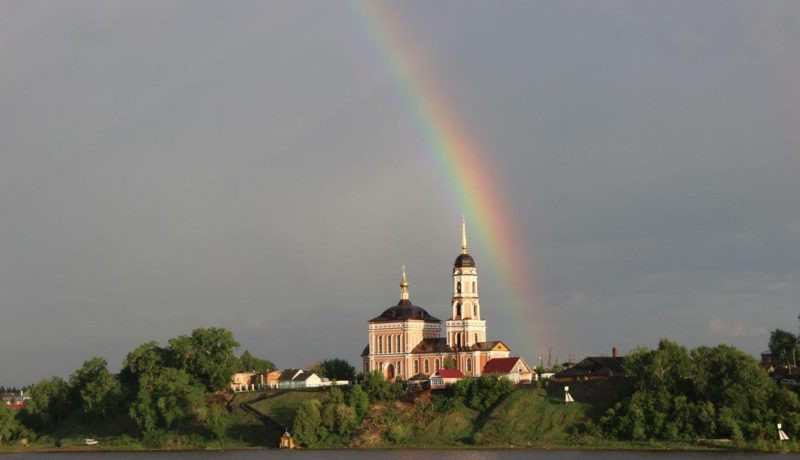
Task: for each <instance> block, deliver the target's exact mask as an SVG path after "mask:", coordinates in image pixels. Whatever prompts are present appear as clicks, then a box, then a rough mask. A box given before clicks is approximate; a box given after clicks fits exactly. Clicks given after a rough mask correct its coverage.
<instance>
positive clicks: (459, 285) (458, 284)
mask: <svg viewBox="0 0 800 460" xmlns="http://www.w3.org/2000/svg"><path fill="white" fill-rule="evenodd" d="M456 292H457V293H459V294H461V281H458V282H457V283H456Z"/></svg>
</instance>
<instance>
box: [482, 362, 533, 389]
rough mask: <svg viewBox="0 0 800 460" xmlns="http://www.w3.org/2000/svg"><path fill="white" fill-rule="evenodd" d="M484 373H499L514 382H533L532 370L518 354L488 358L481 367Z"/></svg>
mask: <svg viewBox="0 0 800 460" xmlns="http://www.w3.org/2000/svg"><path fill="white" fill-rule="evenodd" d="M483 373H484V374H500V375H502V376H503V377H505V378H507V379H509V380H511V381H512V382H514V383H524V384H529V383H531V382H533V371H532V370H531V368H530V366H528V364H527V363H526V362H525V360H524V359H522V358H520V357H519V356H510V357H508V358H494V359H490V360H489V361H488V362H487V363H486V366H484V368H483Z"/></svg>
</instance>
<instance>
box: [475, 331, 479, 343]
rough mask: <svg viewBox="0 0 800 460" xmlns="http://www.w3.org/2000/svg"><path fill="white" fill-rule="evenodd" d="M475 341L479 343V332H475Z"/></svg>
mask: <svg viewBox="0 0 800 460" xmlns="http://www.w3.org/2000/svg"><path fill="white" fill-rule="evenodd" d="M475 343H478V333H477V332H476V333H475Z"/></svg>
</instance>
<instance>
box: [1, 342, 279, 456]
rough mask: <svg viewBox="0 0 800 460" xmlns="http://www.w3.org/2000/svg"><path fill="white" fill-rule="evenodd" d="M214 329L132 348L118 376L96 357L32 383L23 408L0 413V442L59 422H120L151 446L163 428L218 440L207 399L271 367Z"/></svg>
mask: <svg viewBox="0 0 800 460" xmlns="http://www.w3.org/2000/svg"><path fill="white" fill-rule="evenodd" d="M238 347H239V343H238V342H237V341H236V339H235V338H234V336H233V334H232V333H231V332H230V331H228V330H226V329H222V328H203V329H195V330H194V331H192V333H191V334H190V335H181V336H178V337H175V338H173V339H170V340H169V341H168V344H167V346H161V345H160V344H159V343H157V342H147V343H144V344H142V345H139V346H138V347H136V348H135V349H133V350H132V351H131V352H130V353H128V354H127V356H126V357H125V359H124V360H123V363H122V369H121V371H120V372H119V374H113V373H111V372H110V371H109V370H108V363H107V362H106V360H105V359H104V358H101V357H93V358H91V359H89V360H86V361H84V363H83V365H82V366H81V367H80V368H79V369H77V370H75V371H74V372H73V373H72V374H71V375H70V376H69V378H68V379H66V380H65V379H62V378H60V377H51V378H47V379H43V380H41V381H39V382H38V383H36V384H35V385H33V386H32V387H31V388H30V389H29V391H28V393H27V395H28V396H29V397H30V401H29V404H28V406H27V407H26V408H25V409H22V410H21V411H19V413H14V412H12V411H10V410H7V409H5V408H0V442H4V441H8V440H13V439H16V438H21V437H29V438H33V437H36V435H37V434H47V433H51V432H52V431H53V430H54V429H55V428H57V427H58V425H59V424H60V423H62V422H63V421H64V420H65V419H66V418H67V417H78V418H79V419H83V420H94V421H98V420H99V421H102V420H108V419H110V418H112V417H122V418H128V419H129V420H130V421H132V422H133V423H134V425H135V426H136V428H137V429H138V431H139V434H140V435H141V436H142V437H143V439H145V440H149V441H152V442H153V443H156V444H157V443H158V442H159V440H160V439H163V438H164V434H165V432H167V431H169V430H180V429H185V428H187V427H192V428H194V429H202V430H205V431H206V432H207V433H209V434H210V435H212V436H214V437H217V438H219V437H222V436H224V431H225V430H224V428H225V427H226V426H227V425H229V421H228V420H227V414H226V413H225V412H224V411H222V410H221V408H220V407H219V405H218V404H217V405H215V404H210V403H209V402H208V401H207V399H208V398H207V395H208V394H209V393H213V392H217V391H221V390H225V389H227V387H228V384H229V381H230V377H231V375H232V374H233V373H235V372H237V371H252V370H255V371H261V372H266V371H271V370H273V369H275V365H274V364H273V363H272V362H270V361H268V360H265V359H260V358H257V357H255V356H253V355H252V354H251V353H250V352H249V351H245V352H244V353H243V354H242V355H241V356H238V357H237V356H236V354H235V353H234V352H235V350H236V349H237V348H238Z"/></svg>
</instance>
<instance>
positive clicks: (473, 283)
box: [472, 281, 478, 292]
mask: <svg viewBox="0 0 800 460" xmlns="http://www.w3.org/2000/svg"><path fill="white" fill-rule="evenodd" d="M472 292H478V291H477V290H476V289H475V281H473V282H472Z"/></svg>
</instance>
